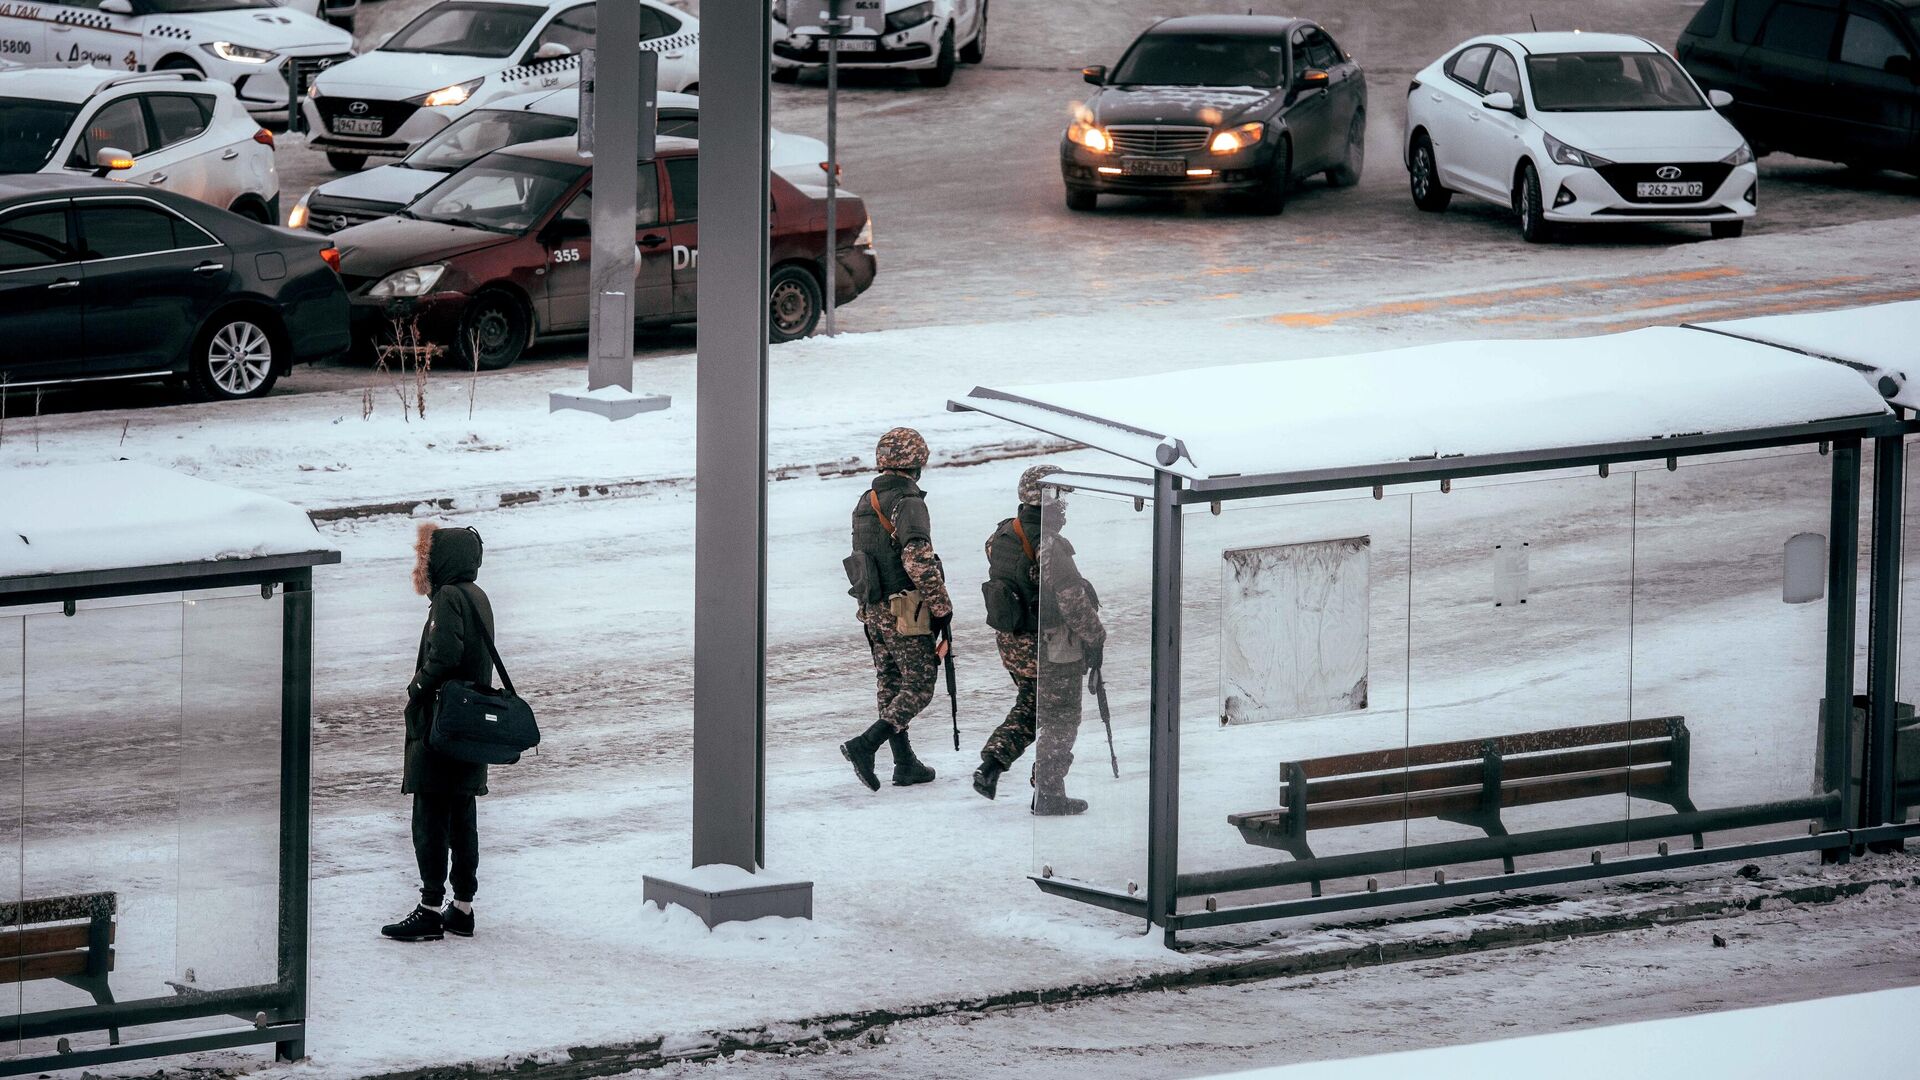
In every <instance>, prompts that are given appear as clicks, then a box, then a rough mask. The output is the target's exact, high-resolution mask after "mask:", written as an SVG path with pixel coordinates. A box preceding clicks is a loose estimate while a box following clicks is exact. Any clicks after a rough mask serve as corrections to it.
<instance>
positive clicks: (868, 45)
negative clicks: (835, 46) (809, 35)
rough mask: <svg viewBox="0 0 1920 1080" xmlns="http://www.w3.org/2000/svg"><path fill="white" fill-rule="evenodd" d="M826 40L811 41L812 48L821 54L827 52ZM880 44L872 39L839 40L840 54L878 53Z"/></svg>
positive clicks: (816, 39)
mask: <svg viewBox="0 0 1920 1080" xmlns="http://www.w3.org/2000/svg"><path fill="white" fill-rule="evenodd" d="M827 41H828V39H827V38H815V39H813V47H814V48H816V49H819V50H820V51H821V52H826V51H827ZM879 50H880V43H879V42H878V41H875V40H874V39H872V38H841V39H840V51H841V52H878V51H879Z"/></svg>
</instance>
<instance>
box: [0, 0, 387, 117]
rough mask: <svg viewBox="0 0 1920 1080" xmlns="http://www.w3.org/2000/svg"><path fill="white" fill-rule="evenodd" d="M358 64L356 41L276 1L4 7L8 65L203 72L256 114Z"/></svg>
mask: <svg viewBox="0 0 1920 1080" xmlns="http://www.w3.org/2000/svg"><path fill="white" fill-rule="evenodd" d="M352 56H353V35H351V34H349V33H347V32H346V31H345V30H342V29H340V28H338V27H336V26H330V25H328V24H327V23H326V22H324V21H322V20H320V19H316V18H314V17H313V16H311V15H307V14H304V13H302V12H299V11H295V10H293V9H290V8H283V7H280V6H278V5H276V4H274V3H273V0H67V2H61V0H40V2H33V3H20V2H17V0H5V2H0V59H6V60H11V61H14V62H15V63H20V64H27V65H32V66H36V67H53V66H61V67H80V66H83V65H88V64H91V65H92V66H94V67H99V68H108V69H113V70H120V71H195V72H199V73H201V74H203V75H206V76H208V77H210V78H215V79H220V80H222V81H224V82H230V83H232V84H233V85H234V88H235V89H236V90H237V91H238V92H239V96H240V101H241V103H242V104H244V105H246V106H247V108H248V109H250V110H252V111H255V112H265V111H273V110H282V109H285V108H286V107H287V92H288V91H287V74H288V69H289V68H290V67H291V68H294V69H296V70H297V72H298V74H299V75H300V77H301V79H302V80H303V81H304V80H306V79H310V78H312V77H313V76H314V75H315V74H317V73H318V72H320V71H322V70H324V69H326V68H328V67H331V66H333V65H334V64H338V63H344V62H345V61H347V60H348V59H350V58H351V57H352Z"/></svg>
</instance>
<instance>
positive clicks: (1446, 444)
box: [949, 327, 1890, 480]
mask: <svg viewBox="0 0 1920 1080" xmlns="http://www.w3.org/2000/svg"><path fill="white" fill-rule="evenodd" d="M1090 347H1092V348H1095V349H1102V348H1113V347H1114V346H1113V345H1111V344H1110V343H1105V342H1099V343H1092V344H1091V346H1090ZM1191 348H1192V350H1193V354H1194V355H1206V353H1207V352H1208V349H1207V348H1206V343H1205V341H1204V340H1195V341H1193V342H1192V344H1191ZM949 407H950V408H954V409H960V410H973V411H978V412H982V413H986V414H988V415H991V416H996V417H999V418H1001V419H1004V420H1008V421H1011V422H1013V423H1016V424H1020V425H1022V426H1025V427H1029V428H1032V429H1035V430H1038V431H1043V432H1046V433H1049V434H1052V435H1056V436H1059V437H1062V438H1067V439H1072V440H1074V441H1076V442H1080V443H1083V444H1085V445H1087V446H1090V447H1093V448H1095V449H1099V450H1105V451H1107V452H1108V453H1111V454H1115V455H1117V456H1119V457H1122V458H1125V459H1127V460H1129V461H1133V462H1136V463H1139V464H1142V465H1147V466H1149V467H1153V468H1156V469H1161V470H1163V471H1166V472H1171V473H1175V474H1177V475H1180V476H1184V477H1187V478H1188V479H1192V480H1208V479H1219V478H1228V477H1253V476H1284V475H1288V474H1301V473H1309V472H1316V471H1320V470H1339V469H1366V468H1372V467H1392V466H1398V465H1403V464H1404V463H1407V462H1414V461H1423V460H1427V459H1434V458H1455V457H1466V458H1473V457H1480V456H1483V455H1494V454H1524V453H1534V452H1543V451H1546V452H1550V451H1555V450H1561V449H1566V450H1572V449H1575V448H1581V447H1591V446H1602V445H1612V444H1621V443H1627V444H1632V443H1640V442H1645V441H1650V440H1657V439H1666V438H1671V437H1674V436H1678V435H1689V436H1691V435H1722V434H1729V435H1730V434H1734V433H1738V432H1746V431H1758V430H1763V429H1773V428H1785V427H1797V426H1800V425H1804V424H1811V423H1818V422H1821V421H1831V420H1848V419H1854V418H1878V417H1885V416H1887V415H1888V414H1889V412H1890V410H1889V409H1888V406H1887V404H1886V402H1885V401H1884V400H1883V399H1882V398H1881V396H1880V394H1879V393H1877V392H1876V391H1875V390H1874V389H1873V387H1871V386H1869V385H1867V383H1866V382H1864V381H1863V380H1861V379H1860V378H1859V377H1858V376H1856V375H1854V374H1853V373H1852V372H1850V371H1848V370H1847V369H1846V368H1843V367H1841V366H1839V365H1836V364H1832V363H1828V362H1826V361H1824V360H1818V359H1813V358H1810V357H1807V356H1803V355H1800V354H1798V353H1794V352H1788V351H1786V350H1783V349H1778V348H1774V347H1772V346H1768V345H1762V344H1758V343H1755V342H1750V341H1744V340H1741V339H1739V338H1734V337H1730V336H1727V335H1725V334H1709V333H1702V332H1701V331H1698V330H1693V329H1687V328H1683V327H1650V328H1647V329H1643V330H1634V331H1631V332H1628V333H1624V334H1612V335H1607V336H1604V337H1590V338H1571V339H1559V340H1548V341H1529V340H1497V341H1461V342H1447V343H1442V344H1436V345H1422V346H1416V347H1413V348H1407V349H1395V350H1391V351H1386V352H1374V353H1363V354H1359V355H1354V356H1336V357H1326V358H1321V359H1311V360H1284V361H1269V362H1265V363H1255V364H1242V365H1235V366H1228V367H1214V368H1202V369H1198V370H1188V371H1174V372H1169V373H1166V374H1161V375H1148V376H1143V377H1136V378H1127V379H1112V380H1105V381H1095V382H1082V383H1059V384H1054V385H1049V386H1035V387H1017V388H1011V389H997V388H993V387H975V388H974V390H973V391H972V392H971V393H970V394H968V395H967V396H966V397H965V398H963V399H961V400H958V401H954V402H950V403H949ZM1181 450H1184V454H1181V455H1180V456H1178V457H1176V456H1175V455H1176V453H1178V452H1179V451H1181Z"/></svg>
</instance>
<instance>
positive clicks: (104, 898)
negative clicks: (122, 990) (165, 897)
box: [0, 892, 120, 1044]
mask: <svg viewBox="0 0 1920 1080" xmlns="http://www.w3.org/2000/svg"><path fill="white" fill-rule="evenodd" d="M118 908H119V899H118V897H117V896H116V895H115V894H113V893H110V892H104V893H82V894H80V895H78V896H56V897H51V898H48V899H44V900H26V901H22V902H19V903H11V902H9V903H0V985H4V984H7V983H27V982H38V981H40V980H42V979H58V980H59V981H61V982H63V983H66V984H67V985H69V986H73V987H77V988H79V989H81V990H84V991H86V992H87V993H89V994H91V995H93V1000H94V1003H95V1004H98V1005H111V1004H113V990H112V988H111V987H109V986H108V985H107V976H108V975H109V974H110V973H111V972H112V971H113V938H114V930H115V925H116V924H115V918H114V916H115V912H116V911H117V910H118ZM108 1037H109V1038H110V1039H111V1041H112V1042H113V1043H115V1044H118V1043H119V1042H120V1029H119V1028H117V1027H116V1028H109V1029H108Z"/></svg>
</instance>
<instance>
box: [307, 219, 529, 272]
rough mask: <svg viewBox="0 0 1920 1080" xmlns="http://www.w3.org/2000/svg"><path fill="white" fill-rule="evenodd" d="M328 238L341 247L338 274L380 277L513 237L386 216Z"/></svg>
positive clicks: (479, 248)
mask: <svg viewBox="0 0 1920 1080" xmlns="http://www.w3.org/2000/svg"><path fill="white" fill-rule="evenodd" d="M328 239H330V240H332V241H333V246H334V247H336V248H338V249H340V273H341V274H343V275H345V276H347V277H360V278H380V277H385V276H387V275H388V274H391V273H393V272H394V271H395V270H405V269H406V268H407V267H409V266H421V265H424V264H426V263H435V262H445V261H446V260H448V259H451V258H455V257H457V256H460V255H466V254H468V253H470V252H475V251H482V250H484V249H486V248H490V247H495V246H498V245H500V244H505V243H509V242H511V241H512V240H514V239H515V238H514V237H511V236H506V235H504V234H502V233H493V232H487V231H486V230H485V229H468V228H464V227H462V226H459V225H445V224H442V223H440V222H437V221H420V220H418V219H415V218H403V217H386V218H379V219H377V220H374V221H369V222H367V223H366V224H365V225H355V226H354V227H352V228H351V229H341V230H340V231H339V232H337V233H334V234H333V235H332V236H331V237H329V238H328Z"/></svg>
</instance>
